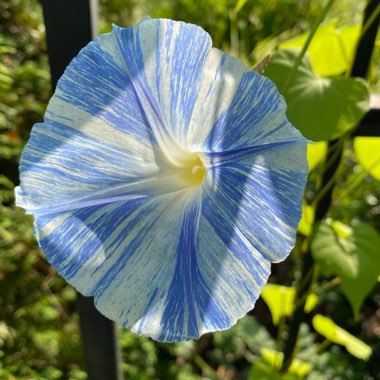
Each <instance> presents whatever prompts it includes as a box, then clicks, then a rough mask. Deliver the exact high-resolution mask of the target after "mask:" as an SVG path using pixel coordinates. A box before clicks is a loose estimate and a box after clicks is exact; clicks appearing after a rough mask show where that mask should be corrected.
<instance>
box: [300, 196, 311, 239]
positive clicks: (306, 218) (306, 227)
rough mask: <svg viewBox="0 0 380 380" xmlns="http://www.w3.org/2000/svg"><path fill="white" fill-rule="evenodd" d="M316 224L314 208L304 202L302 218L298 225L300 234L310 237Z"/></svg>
mask: <svg viewBox="0 0 380 380" xmlns="http://www.w3.org/2000/svg"><path fill="white" fill-rule="evenodd" d="M313 222H314V207H313V206H311V205H308V204H306V203H305V202H302V218H301V220H300V223H299V225H298V232H300V233H301V234H302V235H304V236H310V234H311V231H312V228H313Z"/></svg>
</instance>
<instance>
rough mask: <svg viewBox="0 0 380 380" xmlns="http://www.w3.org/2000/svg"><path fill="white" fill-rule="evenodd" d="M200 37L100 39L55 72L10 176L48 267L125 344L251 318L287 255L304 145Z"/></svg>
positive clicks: (185, 27) (138, 30) (238, 70)
mask: <svg viewBox="0 0 380 380" xmlns="http://www.w3.org/2000/svg"><path fill="white" fill-rule="evenodd" d="M285 112H286V104H285V101H284V99H283V97H282V96H281V95H280V94H279V93H278V91H277V89H276V87H275V85H274V84H273V83H272V82H271V81H270V80H269V79H267V78H265V77H264V76H262V75H260V74H258V73H257V72H255V71H252V70H250V69H248V68H247V67H246V66H245V65H244V64H243V63H242V62H241V61H240V60H238V59H236V58H233V57H231V56H229V55H227V54H224V53H222V52H221V51H219V50H217V49H215V48H212V41H211V38H210V36H209V35H208V34H207V33H206V32H205V31H204V30H203V29H202V28H200V27H198V26H195V25H191V24H187V23H184V22H175V21H172V20H164V19H145V20H144V21H143V22H141V23H139V24H137V25H136V26H134V27H132V28H120V27H118V26H114V27H113V30H112V32H110V33H107V34H103V35H100V36H99V37H98V38H97V39H95V40H94V41H93V42H91V43H90V44H89V45H88V46H86V47H85V48H84V49H83V50H82V51H81V52H80V53H79V55H78V56H77V57H76V58H75V59H74V60H73V61H72V62H71V64H70V65H69V66H68V67H67V69H66V71H65V73H64V75H63V76H62V78H61V79H60V81H59V82H58V85H57V89H56V91H55V93H54V96H53V97H52V99H51V100H50V102H49V105H48V108H47V111H46V114H45V119H44V122H43V123H40V124H36V125H35V126H34V127H33V129H32V133H31V137H30V140H29V142H28V143H27V145H26V147H25V149H24V151H23V154H22V159H21V163H20V186H19V187H17V189H16V197H17V205H18V206H21V207H23V208H25V209H26V212H27V213H29V214H33V215H34V218H35V231H36V236H37V239H38V242H39V244H40V246H41V247H42V249H43V251H44V252H45V254H46V257H47V259H48V260H49V262H50V263H51V264H52V265H53V266H54V267H55V268H56V269H57V270H58V272H59V273H60V274H61V275H62V276H63V277H64V278H65V279H66V280H67V281H68V282H69V283H70V284H72V285H73V286H74V287H75V288H76V289H77V290H78V291H79V292H81V293H82V294H84V295H87V296H94V299H95V305H96V307H97V308H98V309H99V310H100V311H101V312H102V313H103V314H104V315H106V316H107V317H108V318H110V319H112V320H115V321H117V322H119V323H120V324H122V325H124V326H126V327H127V328H129V329H130V330H132V331H134V332H136V333H139V334H143V335H147V336H150V337H152V338H153V339H156V340H159V341H169V342H173V341H184V340H189V339H194V338H198V337H199V336H200V335H202V334H204V333H206V332H210V331H215V330H222V329H227V328H229V327H230V326H231V325H233V324H234V323H235V322H236V320H237V319H238V318H241V317H243V316H244V315H245V314H246V313H247V312H248V311H249V310H250V309H252V308H253V307H254V304H255V301H256V299H257V298H258V296H259V294H260V291H261V289H262V287H263V286H264V284H265V283H266V281H267V279H268V276H269V274H270V266H271V263H273V262H279V261H282V260H284V259H285V258H286V257H287V255H288V254H289V252H290V250H291V249H292V247H293V246H294V241H295V235H296V229H297V225H298V222H299V220H300V216H301V199H302V193H303V190H304V186H305V182H306V178H307V173H308V168H307V162H306V144H307V141H306V140H305V138H304V137H303V136H302V135H301V134H300V132H299V131H298V130H297V129H296V128H294V127H293V126H292V125H291V124H290V123H289V122H288V120H287V118H286V115H285Z"/></svg>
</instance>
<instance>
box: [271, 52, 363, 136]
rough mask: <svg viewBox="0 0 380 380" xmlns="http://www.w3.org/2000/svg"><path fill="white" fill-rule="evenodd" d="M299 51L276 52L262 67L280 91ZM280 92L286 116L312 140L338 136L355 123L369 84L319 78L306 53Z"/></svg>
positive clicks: (358, 81)
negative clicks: (285, 104) (284, 102)
mask: <svg viewBox="0 0 380 380" xmlns="http://www.w3.org/2000/svg"><path fill="white" fill-rule="evenodd" d="M298 53H299V52H298V51H297V50H280V51H277V52H275V53H274V54H273V56H272V59H271V61H270V62H269V64H268V66H267V68H266V69H265V75H266V76H268V77H269V78H270V79H271V80H272V81H273V82H274V83H275V84H276V85H277V87H278V89H279V91H280V92H281V89H282V88H283V87H284V85H285V83H286V81H287V77H288V74H289V72H290V70H291V68H292V67H293V65H294V63H295V60H296V58H297V55H298ZM283 95H284V97H285V99H286V102H287V104H288V110H287V116H288V119H289V120H290V122H291V123H293V124H294V125H295V126H296V127H297V128H298V129H299V130H300V131H301V132H302V133H303V135H304V136H305V137H307V138H308V139H310V140H313V141H321V140H332V139H335V138H337V137H339V136H341V135H342V134H344V133H345V132H347V131H348V130H350V129H351V128H353V127H354V126H356V125H357V123H358V122H359V121H360V119H361V118H362V117H363V116H364V114H365V113H366V112H367V111H368V107H369V92H368V85H367V83H366V82H365V81H364V80H363V79H360V78H322V77H319V76H317V75H316V74H314V73H313V71H312V69H311V66H310V61H309V58H308V57H307V56H305V57H304V58H303V60H302V62H301V64H300V65H299V67H298V68H297V71H296V74H295V75H294V77H293V79H292V80H291V82H290V83H289V85H288V86H287V89H286V91H285V93H283Z"/></svg>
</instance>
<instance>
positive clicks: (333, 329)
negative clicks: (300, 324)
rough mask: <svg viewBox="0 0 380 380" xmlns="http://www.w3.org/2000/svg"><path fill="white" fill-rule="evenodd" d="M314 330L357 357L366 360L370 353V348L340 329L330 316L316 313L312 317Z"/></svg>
mask: <svg viewBox="0 0 380 380" xmlns="http://www.w3.org/2000/svg"><path fill="white" fill-rule="evenodd" d="M312 323H313V326H314V328H315V330H316V331H317V332H318V333H319V334H321V335H323V336H324V337H325V338H326V339H328V340H330V341H331V342H333V343H336V344H339V345H341V346H344V347H346V349H347V351H348V352H349V353H350V354H351V355H353V356H355V357H356V358H358V359H362V360H368V359H369V358H370V356H371V355H372V348H371V347H370V346H368V344H366V343H364V342H363V341H361V340H360V339H358V338H356V337H354V336H353V335H351V334H350V333H349V332H348V331H346V330H344V329H342V328H341V327H339V326H338V325H336V324H335V323H334V321H332V320H331V319H330V318H327V317H325V316H323V315H320V314H317V315H315V316H314V317H313V321H312Z"/></svg>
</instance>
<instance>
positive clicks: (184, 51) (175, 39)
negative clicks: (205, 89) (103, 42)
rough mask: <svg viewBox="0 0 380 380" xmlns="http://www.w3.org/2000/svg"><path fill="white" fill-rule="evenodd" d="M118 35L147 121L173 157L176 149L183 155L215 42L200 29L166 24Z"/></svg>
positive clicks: (142, 25)
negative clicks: (206, 65) (203, 76)
mask: <svg viewBox="0 0 380 380" xmlns="http://www.w3.org/2000/svg"><path fill="white" fill-rule="evenodd" d="M114 32H115V35H116V38H117V40H118V44H119V47H120V51H121V53H122V56H123V59H124V63H125V67H126V70H127V72H128V73H129V75H130V76H131V77H132V78H133V84H134V87H135V90H136V93H137V94H138V96H139V99H140V103H141V105H142V108H143V109H144V111H145V114H146V116H147V119H148V120H149V122H150V125H151V126H152V128H153V130H154V132H155V135H156V137H157V139H158V141H159V142H160V144H161V148H162V149H163V150H164V151H166V150H167V151H168V152H169V151H170V153H169V154H168V155H170V156H173V143H175V144H177V146H178V148H179V149H183V143H184V140H185V136H186V134H187V129H188V125H189V121H190V118H191V115H192V113H193V109H194V105H195V102H196V100H197V97H198V91H199V88H200V87H201V85H202V72H203V70H204V66H205V62H206V58H207V56H208V54H209V52H210V49H211V43H212V41H211V38H210V36H209V35H208V34H207V33H206V32H205V31H204V30H203V29H202V28H200V27H198V26H196V25H191V24H187V23H184V22H175V21H172V20H162V19H155V20H147V21H144V22H141V23H140V24H138V25H137V26H136V27H134V28H119V27H116V26H115V27H114Z"/></svg>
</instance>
